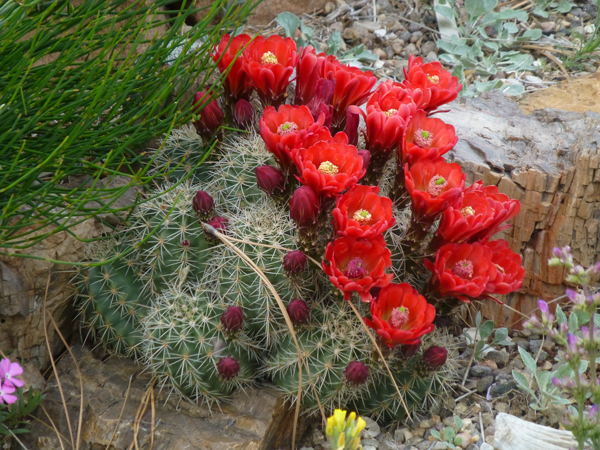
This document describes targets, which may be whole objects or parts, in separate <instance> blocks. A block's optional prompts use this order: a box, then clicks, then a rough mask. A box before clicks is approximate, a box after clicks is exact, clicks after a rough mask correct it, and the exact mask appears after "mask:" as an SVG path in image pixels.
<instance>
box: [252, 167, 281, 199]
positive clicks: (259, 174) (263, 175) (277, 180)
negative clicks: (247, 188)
mask: <svg viewBox="0 0 600 450" xmlns="http://www.w3.org/2000/svg"><path fill="white" fill-rule="evenodd" d="M254 173H255V174H256V184H257V185H258V188H259V189H261V190H263V191H265V192H266V193H267V194H269V195H273V194H280V193H281V192H283V189H284V186H285V175H284V174H283V172H282V171H281V170H280V169H278V168H277V167H273V166H267V165H264V166H260V167H257V168H256V169H254Z"/></svg>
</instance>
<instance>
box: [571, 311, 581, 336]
mask: <svg viewBox="0 0 600 450" xmlns="http://www.w3.org/2000/svg"><path fill="white" fill-rule="evenodd" d="M577 322H578V321H577V315H576V314H573V313H571V315H569V332H570V333H575V331H577V330H578V329H579V324H578V323H577Z"/></svg>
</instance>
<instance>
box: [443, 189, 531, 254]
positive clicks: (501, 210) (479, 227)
mask: <svg viewBox="0 0 600 450" xmlns="http://www.w3.org/2000/svg"><path fill="white" fill-rule="evenodd" d="M520 210H521V203H520V202H519V201H518V200H514V199H511V198H509V197H508V195H504V194H501V193H500V192H498V188H497V187H496V186H485V187H484V186H483V183H482V182H481V181H477V182H475V183H473V185H471V186H470V187H468V188H467V189H465V191H464V193H463V197H462V200H461V202H460V203H459V204H458V205H457V206H456V207H449V208H447V209H446V210H445V211H444V213H443V215H442V219H441V221H440V226H439V228H438V230H437V232H436V238H435V241H434V242H437V243H442V242H443V243H450V242H452V243H462V242H477V241H480V242H485V241H487V240H489V238H490V237H491V236H492V235H494V234H495V233H497V232H498V231H500V230H501V229H504V227H501V224H502V222H505V221H507V220H510V219H512V218H513V217H515V216H516V215H517V214H518V213H519V211H520Z"/></svg>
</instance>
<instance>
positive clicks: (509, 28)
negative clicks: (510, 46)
mask: <svg viewBox="0 0 600 450" xmlns="http://www.w3.org/2000/svg"><path fill="white" fill-rule="evenodd" d="M504 29H505V30H506V31H508V32H509V33H510V34H515V33H518V32H519V27H517V26H516V25H515V24H514V23H512V22H506V23H505V24H504ZM528 31H529V30H528Z"/></svg>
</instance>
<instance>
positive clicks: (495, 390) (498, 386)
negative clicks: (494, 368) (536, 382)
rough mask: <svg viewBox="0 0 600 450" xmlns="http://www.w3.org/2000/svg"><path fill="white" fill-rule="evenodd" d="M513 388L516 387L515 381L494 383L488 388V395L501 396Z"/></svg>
mask: <svg viewBox="0 0 600 450" xmlns="http://www.w3.org/2000/svg"><path fill="white" fill-rule="evenodd" d="M513 389H517V383H516V382H515V381H507V382H504V383H495V384H493V385H492V387H491V388H490V395H491V396H492V398H496V397H501V396H503V395H505V394H508V393H509V392H510V391H512V390H513Z"/></svg>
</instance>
